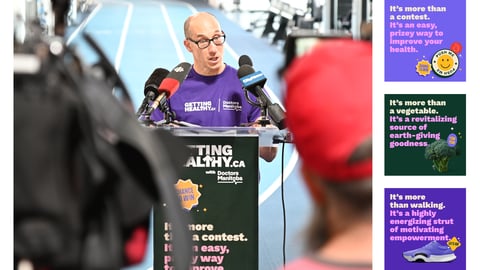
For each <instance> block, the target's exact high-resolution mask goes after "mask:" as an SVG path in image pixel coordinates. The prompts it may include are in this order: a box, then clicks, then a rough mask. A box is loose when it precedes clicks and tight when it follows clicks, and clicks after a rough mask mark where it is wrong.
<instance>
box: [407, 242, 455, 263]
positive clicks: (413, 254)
mask: <svg viewBox="0 0 480 270" xmlns="http://www.w3.org/2000/svg"><path fill="white" fill-rule="evenodd" d="M403 257H404V258H405V259H406V260H407V261H409V262H450V261H453V260H455V259H456V258H457V257H456V256H455V253H454V252H453V250H452V249H450V247H448V246H444V245H442V244H440V243H438V242H437V241H432V242H430V243H428V244H426V245H425V246H423V247H421V248H417V249H413V250H408V251H405V252H403Z"/></svg>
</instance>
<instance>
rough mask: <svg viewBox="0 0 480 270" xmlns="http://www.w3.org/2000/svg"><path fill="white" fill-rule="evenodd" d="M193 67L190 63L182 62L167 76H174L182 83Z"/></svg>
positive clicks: (173, 77)
mask: <svg viewBox="0 0 480 270" xmlns="http://www.w3.org/2000/svg"><path fill="white" fill-rule="evenodd" d="M191 68H192V65H191V64H190V63H187V62H182V63H180V64H178V65H177V66H175V67H174V68H173V69H172V71H170V73H169V74H168V75H167V78H172V79H175V80H177V81H179V82H180V83H182V82H183V81H184V80H185V78H186V77H187V75H188V73H189V72H190V69H191Z"/></svg>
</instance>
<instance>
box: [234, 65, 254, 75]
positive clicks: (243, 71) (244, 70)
mask: <svg viewBox="0 0 480 270" xmlns="http://www.w3.org/2000/svg"><path fill="white" fill-rule="evenodd" d="M254 72H255V70H254V69H253V67H252V66H251V65H242V66H240V68H239V69H238V70H237V76H238V78H242V77H245V76H247V75H250V74H252V73H254Z"/></svg>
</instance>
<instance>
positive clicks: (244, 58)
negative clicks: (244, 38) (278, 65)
mask: <svg viewBox="0 0 480 270" xmlns="http://www.w3.org/2000/svg"><path fill="white" fill-rule="evenodd" d="M243 65H249V66H253V62H252V59H250V57H249V56H248V55H245V54H244V55H242V56H240V58H238V66H239V67H241V66H243Z"/></svg>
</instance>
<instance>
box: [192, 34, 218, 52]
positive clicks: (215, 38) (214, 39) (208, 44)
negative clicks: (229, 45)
mask: <svg viewBox="0 0 480 270" xmlns="http://www.w3.org/2000/svg"><path fill="white" fill-rule="evenodd" d="M219 38H222V39H223V41H222V42H221V43H216V42H215V41H217V40H218V39H219ZM187 40H189V41H191V42H193V43H195V44H196V45H197V47H198V48H199V49H201V50H203V49H206V48H208V46H210V43H213V44H215V46H220V45H223V43H225V41H226V40H227V35H225V33H224V32H223V31H222V34H221V35H219V36H214V37H213V38H202V39H200V40H193V39H191V38H189V37H187ZM207 40H208V43H206V46H205V47H200V42H206V41H207Z"/></svg>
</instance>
